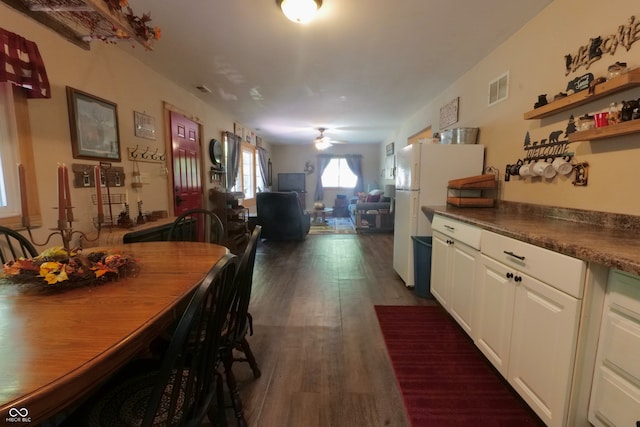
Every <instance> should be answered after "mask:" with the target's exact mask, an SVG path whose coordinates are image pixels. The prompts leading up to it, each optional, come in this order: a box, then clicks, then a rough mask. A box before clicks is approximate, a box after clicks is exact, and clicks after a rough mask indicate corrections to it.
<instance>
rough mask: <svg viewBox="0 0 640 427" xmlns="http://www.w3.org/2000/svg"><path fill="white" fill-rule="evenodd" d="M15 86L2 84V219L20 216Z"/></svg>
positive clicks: (0, 201)
mask: <svg viewBox="0 0 640 427" xmlns="http://www.w3.org/2000/svg"><path fill="white" fill-rule="evenodd" d="M12 90H13V85H12V84H11V83H0V217H1V218H7V217H11V216H16V215H19V214H20V193H19V191H18V189H19V185H18V168H17V164H18V162H19V161H20V160H19V159H20V156H19V153H18V147H17V144H16V139H17V130H16V128H17V125H16V116H15V111H14V103H13V93H12Z"/></svg>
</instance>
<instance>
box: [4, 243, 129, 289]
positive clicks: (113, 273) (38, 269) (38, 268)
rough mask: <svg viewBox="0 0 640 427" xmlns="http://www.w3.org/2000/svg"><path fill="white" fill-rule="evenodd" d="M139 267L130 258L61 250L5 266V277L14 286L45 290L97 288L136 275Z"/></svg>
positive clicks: (117, 254) (19, 260)
mask: <svg viewBox="0 0 640 427" xmlns="http://www.w3.org/2000/svg"><path fill="white" fill-rule="evenodd" d="M139 270H140V267H139V265H138V263H137V261H136V260H135V259H134V258H133V257H132V256H130V255H126V254H122V253H120V252H113V251H108V250H101V251H95V252H89V253H87V254H83V253H82V252H81V251H71V252H67V250H65V249H64V248H63V247H54V248H50V249H46V250H45V251H43V252H42V253H41V254H40V255H38V256H37V257H35V258H20V259H17V260H15V261H9V262H8V263H6V264H4V269H3V271H4V275H3V276H4V277H5V278H6V279H8V280H9V281H11V282H13V283H36V284H42V285H45V286H47V287H58V288H66V287H77V286H86V285H98V284H102V283H105V282H108V281H110V280H116V279H118V278H120V277H126V276H135V275H137V274H138V272H139Z"/></svg>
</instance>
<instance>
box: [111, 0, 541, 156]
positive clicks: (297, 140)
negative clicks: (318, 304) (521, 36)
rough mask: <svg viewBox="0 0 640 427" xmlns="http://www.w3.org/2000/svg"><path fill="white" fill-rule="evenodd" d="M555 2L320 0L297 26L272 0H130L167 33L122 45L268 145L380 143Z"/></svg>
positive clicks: (501, 0)
mask: <svg viewBox="0 0 640 427" xmlns="http://www.w3.org/2000/svg"><path fill="white" fill-rule="evenodd" d="M550 1H551V0H526V1H513V0H483V1H481V2H480V1H475V0H474V1H470V0H458V1H451V0H397V1H388V0H348V1H347V0H343V1H338V0H324V2H323V3H324V4H323V6H322V8H321V9H320V13H319V16H318V18H317V19H316V20H315V21H313V22H312V23H311V24H308V25H299V24H294V23H292V22H290V21H288V20H287V19H286V18H285V17H284V16H283V15H282V13H281V12H280V10H279V9H278V7H277V6H276V2H275V0H207V1H202V0H181V1H170V0H162V1H159V0H129V3H130V5H131V7H132V8H133V10H134V11H135V12H136V14H142V13H146V12H150V13H151V18H152V24H153V25H157V26H160V27H161V28H162V39H161V40H160V41H158V42H156V43H155V44H154V48H153V51H144V50H143V49H131V48H130V47H129V46H128V45H127V44H126V43H125V44H123V45H122V49H125V50H127V51H128V52H130V53H131V54H132V55H135V56H136V57H138V58H140V60H141V61H143V62H144V63H146V64H148V65H149V66H151V67H152V68H154V69H155V70H157V71H159V72H160V73H162V74H164V75H166V76H167V77H168V78H170V79H171V80H173V81H175V82H176V83H177V84H179V85H181V86H184V87H185V88H186V90H189V91H191V92H193V93H194V94H195V95H197V96H199V97H200V98H202V99H203V100H204V101H205V102H207V103H210V104H212V105H215V106H217V107H219V108H221V109H223V110H224V111H228V112H230V113H231V115H232V117H233V118H234V120H235V121H237V122H240V123H242V124H244V125H245V126H247V127H250V128H252V129H254V130H256V131H257V134H258V135H260V136H262V137H263V139H265V140H266V141H268V142H270V143H273V144H309V143H311V141H312V140H313V138H315V136H317V134H318V132H317V130H316V129H317V128H319V127H324V128H327V131H326V132H325V134H326V135H327V136H329V137H330V138H333V139H334V140H341V141H346V142H349V143H379V142H381V141H384V140H385V139H386V138H389V137H390V136H392V132H393V130H394V129H396V128H397V127H398V126H399V124H400V123H401V122H402V121H403V120H404V119H406V118H407V117H409V116H410V115H411V114H413V113H415V112H416V111H417V110H418V109H419V108H421V107H422V106H423V105H425V104H426V103H427V102H428V101H429V99H430V98H432V97H433V96H435V95H437V94H439V93H440V92H441V91H442V90H444V89H445V88H446V87H448V86H449V85H450V84H451V83H452V82H454V81H455V80H456V79H457V78H458V77H460V76H461V75H462V74H464V73H465V72H466V71H468V70H469V69H470V68H471V67H472V66H473V65H475V64H476V63H477V62H478V61H480V60H481V59H482V58H483V57H485V56H486V55H487V54H488V53H490V52H491V51H492V50H493V49H495V48H496V47H497V46H498V45H500V44H501V43H502V42H504V41H505V40H506V39H507V38H508V37H509V36H510V35H512V34H513V33H514V32H516V31H517V30H518V29H519V28H520V27H522V26H523V25H524V24H525V23H526V22H527V21H528V20H530V19H531V18H532V17H533V16H535V15H536V14H537V13H539V12H540V11H541V10H542V9H543V8H544V7H545V6H547V5H548V4H549V3H550ZM197 85H204V86H206V87H207V88H209V89H210V90H211V93H202V92H200V91H198V90H197V89H196V88H195V87H196V86H197Z"/></svg>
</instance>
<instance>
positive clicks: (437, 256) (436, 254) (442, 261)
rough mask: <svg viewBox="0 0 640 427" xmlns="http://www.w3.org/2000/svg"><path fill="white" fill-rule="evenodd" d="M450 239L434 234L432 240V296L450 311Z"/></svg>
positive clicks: (435, 232)
mask: <svg viewBox="0 0 640 427" xmlns="http://www.w3.org/2000/svg"><path fill="white" fill-rule="evenodd" d="M448 240H449V238H448V237H447V236H445V235H444V234H441V233H438V232H437V231H434V232H433V237H432V240H431V295H433V296H434V298H435V299H437V300H438V302H440V304H442V306H443V307H444V308H446V309H447V310H449V290H448V288H449V268H450V265H449V254H450V252H449V243H447V241H448Z"/></svg>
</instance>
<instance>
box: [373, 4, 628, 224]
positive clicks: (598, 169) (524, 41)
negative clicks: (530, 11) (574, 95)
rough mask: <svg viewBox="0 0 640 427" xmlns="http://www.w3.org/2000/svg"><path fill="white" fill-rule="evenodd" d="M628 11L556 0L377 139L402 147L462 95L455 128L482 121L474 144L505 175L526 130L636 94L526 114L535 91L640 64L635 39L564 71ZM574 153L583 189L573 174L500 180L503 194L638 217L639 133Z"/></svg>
mask: <svg viewBox="0 0 640 427" xmlns="http://www.w3.org/2000/svg"><path fill="white" fill-rule="evenodd" d="M632 15H637V16H639V17H640V4H638V2H637V1H633V0H612V1H609V2H607V3H606V5H604V4H602V3H601V2H597V1H595V0H583V1H581V2H579V3H577V2H575V1H574V0H555V1H553V2H552V3H551V4H550V5H549V6H548V7H547V8H546V9H544V10H543V11H542V12H541V13H540V14H539V15H538V16H537V17H535V18H534V19H533V20H531V21H530V22H529V23H528V24H526V25H525V26H524V27H523V28H522V29H520V31H519V32H518V33H516V34H515V35H514V36H512V37H511V38H510V39H509V40H507V41H506V42H505V43H504V44H502V45H501V46H500V47H499V48H498V49H496V50H495V51H494V52H493V53H491V54H490V55H489V56H487V57H486V58H484V59H483V60H482V61H481V62H480V63H478V64H477V65H476V66H474V67H473V68H472V69H471V70H469V72H467V73H466V74H465V75H464V76H462V77H461V78H460V79H459V80H458V81H456V82H455V83H454V84H453V85H451V86H450V87H448V88H446V89H444V90H443V91H442V93H440V94H439V95H438V96H437V97H436V98H435V99H433V100H431V101H430V102H429V103H427V104H425V105H424V107H423V108H421V109H420V110H419V111H416V112H415V113H414V114H413V115H412V116H411V117H408V118H407V119H406V120H405V121H404V122H403V123H402V124H400V125H399V127H398V128H397V130H396V132H395V135H393V136H392V137H390V138H389V139H388V140H387V141H384V142H383V143H382V144H381V148H380V150H381V152H383V150H384V145H386V144H387V143H389V142H395V143H396V145H397V146H398V148H400V147H401V146H404V145H406V141H407V138H408V136H410V135H412V134H414V133H416V132H418V131H419V130H421V129H423V128H425V127H427V126H429V125H431V126H432V127H433V130H434V132H437V131H438V130H439V129H438V122H439V120H438V118H439V110H440V108H441V107H442V106H443V105H445V104H446V103H448V102H449V101H451V100H452V99H454V98H455V97H459V98H460V109H459V121H458V123H456V124H455V125H453V126H452V127H480V136H479V143H481V144H484V145H485V146H486V147H487V150H486V165H487V166H495V167H497V168H498V169H499V170H500V173H501V178H502V177H503V175H504V170H505V166H506V164H509V163H514V162H515V161H516V160H517V159H519V158H523V157H524V155H525V152H524V150H523V146H522V144H523V141H524V137H525V134H526V133H527V131H529V133H530V135H531V139H532V141H535V140H540V139H542V138H547V136H548V135H549V133H550V132H551V131H553V130H559V129H564V128H565V126H566V123H567V120H568V118H569V116H570V115H571V114H573V115H574V117H575V118H577V117H580V116H582V115H584V114H585V113H587V112H596V111H598V110H602V109H606V108H607V106H608V104H609V103H610V102H612V101H617V102H620V101H622V100H625V99H626V100H628V99H636V98H638V97H640V88H636V89H632V90H629V91H626V92H623V93H619V94H615V95H612V96H610V97H607V98H604V99H602V100H600V101H597V102H594V103H592V104H589V105H585V106H582V107H578V108H575V109H572V110H570V111H567V112H564V113H560V114H557V115H554V116H552V117H550V118H547V119H543V120H524V118H523V114H524V113H525V112H526V111H529V110H532V109H533V104H534V103H535V102H536V100H537V97H538V95H539V94H543V93H544V94H547V95H548V99H549V100H551V99H553V96H554V95H555V94H557V93H559V92H562V91H564V90H565V89H566V86H567V82H568V81H569V80H571V79H573V78H575V77H577V76H581V75H583V74H585V73H587V72H592V73H594V75H595V76H596V77H598V76H606V70H607V67H608V66H609V65H610V64H612V63H614V62H616V61H621V62H627V63H628V65H629V66H630V67H638V66H640V41H638V42H636V43H635V44H634V45H632V47H631V49H630V50H629V51H628V52H627V51H626V50H625V49H624V48H623V47H619V48H618V49H617V51H616V53H615V55H613V56H611V55H605V56H603V57H602V59H601V60H599V61H597V62H594V63H593V64H592V65H591V67H590V68H589V69H588V70H586V69H585V68H584V67H583V68H580V69H578V70H577V71H576V72H573V73H571V74H569V75H568V76H565V61H564V55H565V54H574V53H575V52H577V50H578V48H579V47H581V46H583V45H586V44H588V42H589V38H591V37H596V36H599V35H600V36H603V37H606V36H608V35H610V34H613V33H615V32H616V31H617V29H618V26H620V25H624V24H627V22H628V20H629V18H630V17H631V16H632ZM506 71H508V72H509V73H510V85H509V98H508V99H507V100H506V101H504V102H501V103H499V104H497V105H495V106H493V107H488V106H487V94H488V85H489V83H490V82H491V81H492V80H494V79H496V78H497V77H499V76H500V75H501V74H503V73H504V72H506ZM569 151H573V152H575V159H576V161H579V162H584V161H586V162H588V163H589V165H590V167H589V176H588V178H589V182H588V185H587V186H586V187H576V186H573V185H572V177H568V178H567V177H556V178H554V179H553V180H551V181H547V180H542V179H540V178H536V179H534V180H532V179H520V178H515V179H514V178H512V179H511V181H510V182H504V181H502V182H501V186H502V188H501V193H500V197H501V198H502V199H504V200H510V201H517V202H527V203H535V204H544V205H554V206H561V207H571V208H578V209H589V210H600V211H606V212H618V213H624V214H631V215H640V199H639V198H637V197H635V196H633V195H634V194H636V192H637V191H636V187H637V182H638V178H637V173H636V169H637V164H638V161H640V135H638V134H636V135H630V136H625V137H616V138H612V139H608V140H600V141H594V142H589V141H585V142H579V143H573V144H571V145H570V146H569Z"/></svg>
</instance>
